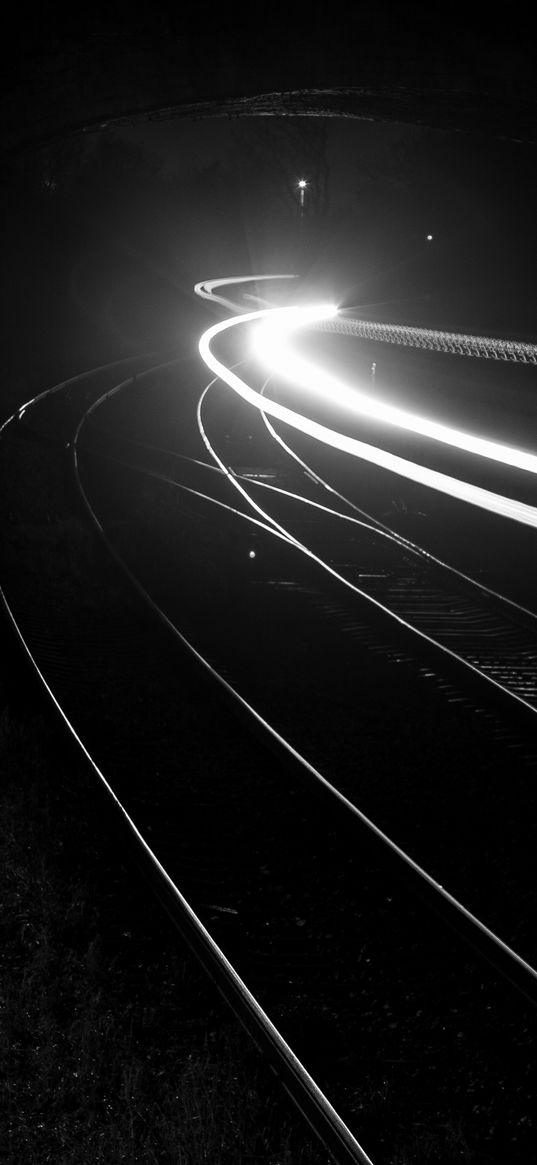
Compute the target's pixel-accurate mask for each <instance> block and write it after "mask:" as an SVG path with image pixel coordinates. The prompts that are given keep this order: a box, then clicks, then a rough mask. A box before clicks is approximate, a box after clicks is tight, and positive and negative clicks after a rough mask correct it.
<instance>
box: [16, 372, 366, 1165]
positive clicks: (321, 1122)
mask: <svg viewBox="0 0 537 1165" xmlns="http://www.w3.org/2000/svg"><path fill="white" fill-rule="evenodd" d="M129 359H132V358H129ZM121 363H124V361H117V362H114V364H112V365H105V366H104V368H99V369H95V370H93V371H94V372H98V371H99V372H100V371H103V370H104V369H108V368H110V367H114V366H115V365H116V364H121ZM173 363H177V361H176V360H172V361H167V362H163V363H162V364H160V365H158V366H156V367H157V368H158V369H159V370H161V369H162V368H164V367H169V366H170V365H171V364H173ZM152 371H155V369H153V370H152ZM89 375H91V373H88V372H86V373H83V374H79V375H78V376H76V377H73V378H71V379H70V380H69V381H65V382H62V383H61V384H59V385H55V386H53V388H52V389H48V390H45V392H43V393H40V394H39V395H38V396H37V397H34V398H32V400H30V401H28V402H27V403H26V404H25V406H24V411H25V410H26V409H27V408H29V407H30V406H31V405H33V404H35V403H37V401H38V400H41V399H43V398H44V397H46V396H48V395H51V394H52V393H55V392H59V391H60V390H61V389H62V388H65V387H67V386H68V385H70V384H72V383H75V382H77V381H79V380H81V379H85V378H86V377H88V376H89ZM127 384H128V385H131V384H132V377H129V379H128V380H127V381H124V382H122V383H121V385H116V386H114V387H113V388H112V389H111V390H109V391H108V392H107V393H106V394H105V398H106V399H108V397H110V396H113V395H115V393H116V392H118V391H119V390H120V388H122V387H125V385H127ZM93 407H94V406H91V408H90V410H88V412H91V411H93ZM17 412H18V410H17ZM17 412H16V413H15V414H13V415H12V416H10V417H9V418H8V420H7V421H6V422H5V423H4V424H3V425H2V426H1V428H0V433H1V432H2V431H3V429H4V428H5V427H6V425H7V424H8V423H9V421H11V420H12V419H13V418H14V417H15V416H16V415H17ZM83 419H84V418H83ZM81 423H82V422H81ZM79 430H80V425H79V426H78V428H77V431H76V434H75V440H74V442H73V465H74V467H75V480H76V482H77V485H78V487H79V490H80V492H81V494H82V497H83V499H84V501H86V499H85V494H84V491H83V489H82V486H81V483H80V480H79V477H78V474H77V473H76V464H77V454H76V438H77V436H78V432H79ZM87 508H88V510H89V512H90V514H91V515H92V516H93V511H91V507H89V504H88V503H87ZM94 520H95V521H96V523H97V526H98V529H99V530H100V531H101V532H102V527H101V526H100V524H99V523H98V522H97V520H96V519H94ZM102 534H103V537H104V539H105V542H106V543H107V545H108V546H109V549H112V548H111V547H110V544H109V543H108V540H107V539H106V536H105V535H104V532H102ZM112 553H114V552H113V551H112ZM114 557H116V558H118V556H117V555H115V554H114ZM148 598H149V596H148ZM0 600H1V603H2V607H3V609H4V611H5V613H6V615H7V617H8V620H9V622H10V624H11V627H12V629H13V631H14V632H15V635H16V638H17V640H18V642H19V644H20V645H21V647H22V648H23V651H24V653H25V655H26V657H27V659H28V661H29V663H30V664H31V666H32V668H33V670H34V671H35V673H36V675H37V677H38V679H39V681H40V682H41V684H42V686H43V688H44V689H45V692H46V694H47V696H48V698H49V699H50V700H51V702H52V704H53V706H54V708H55V710H56V712H57V713H58V714H59V716H60V718H61V720H62V722H63V724H64V726H65V727H66V728H67V730H68V732H69V734H70V736H71V737H72V739H73V740H74V741H75V743H76V745H77V746H78V748H79V749H80V750H81V752H82V754H83V756H84V758H85V761H86V762H87V763H88V765H89V766H90V769H91V771H92V773H93V774H94V776H96V777H97V779H98V782H99V786H100V788H101V789H102V790H103V791H104V793H105V795H106V797H107V800H108V802H109V804H110V806H111V808H112V809H113V811H114V812H115V814H116V816H117V817H118V818H119V820H120V822H121V824H122V825H123V827H126V831H127V836H128V837H129V839H130V841H131V842H132V843H133V847H134V856H135V858H136V860H137V862H138V864H139V865H140V866H141V868H142V871H143V873H144V875H145V876H146V877H147V879H148V881H149V883H150V885H151V886H152V888H153V890H154V892H155V893H156V895H157V897H158V898H159V900H160V901H161V903H162V905H163V906H164V908H165V909H166V911H167V913H168V915H169V917H170V919H171V921H172V922H173V923H174V925H175V926H176V928H177V929H178V930H179V932H180V933H181V935H182V936H183V938H184V939H185V941H186V942H187V943H188V945H189V947H190V949H191V950H192V951H193V953H194V954H195V955H196V956H197V958H198V959H199V961H200V962H201V964H202V966H203V967H204V969H205V971H206V972H207V974H208V975H209V976H210V978H211V979H212V980H213V982H214V983H215V985H216V986H217V988H218V990H219V991H220V994H221V995H222V996H223V998H224V999H225V1001H226V1003H227V1004H228V1005H229V1006H230V1007H231V1008H232V1010H233V1012H234V1013H235V1015H236V1016H237V1019H238V1020H239V1021H240V1022H241V1024H242V1025H243V1027H245V1029H246V1031H247V1032H248V1034H249V1036H250V1037H251V1038H253V1039H254V1042H255V1043H256V1044H257V1046H258V1047H259V1048H260V1050H261V1051H262V1052H263V1054H264V1055H265V1056H266V1057H267V1059H268V1061H269V1063H270V1064H271V1066H272V1068H273V1070H275V1071H276V1074H277V1076H278V1077H279V1079H280V1082H281V1084H282V1085H283V1087H284V1088H285V1090H286V1091H287V1093H288V1095H289V1096H290V1097H291V1099H292V1100H293V1102H294V1104H295V1105H296V1107H297V1108H298V1109H299V1111H300V1112H301V1113H302V1115H303V1116H304V1118H305V1119H306V1121H307V1122H308V1124H309V1125H310V1127H311V1128H312V1129H313V1131H314V1133H315V1134H316V1135H317V1136H318V1137H319V1139H320V1140H321V1141H322V1143H323V1144H324V1145H325V1146H326V1148H327V1149H328V1151H329V1152H330V1153H331V1154H332V1156H333V1158H334V1160H335V1161H336V1162H337V1163H338V1165H373V1162H372V1160H371V1158H370V1157H369V1156H368V1154H367V1153H366V1151H365V1149H364V1148H363V1147H362V1146H361V1145H360V1143H359V1142H358V1141H357V1139H356V1137H355V1136H354V1134H353V1133H352V1132H351V1130H350V1129H349V1128H348V1126H347V1125H346V1124H345V1122H344V1121H343V1120H342V1118H341V1116H340V1115H339V1113H338V1112H337V1111H336V1109H335V1108H334V1107H333V1105H332V1104H331V1102H330V1101H329V1099H328V1097H327V1096H326V1095H325V1094H324V1093H323V1092H322V1090H321V1089H320V1088H319V1086H318V1084H317V1083H316V1081H315V1080H314V1079H313V1077H312V1076H311V1075H310V1073H309V1072H308V1071H307V1069H306V1068H305V1066H304V1065H303V1064H302V1062H301V1061H300V1060H299V1059H298V1057H297V1056H296V1055H295V1053H294V1052H293V1050H292V1048H291V1047H290V1046H289V1044H288V1043H287V1041H286V1040H285V1039H284V1038H283V1036H282V1035H281V1033H280V1032H279V1030H278V1028H277V1027H276V1026H275V1024H274V1023H273V1022H272V1020H271V1019H270V1018H269V1016H268V1015H267V1013H266V1012H265V1011H264V1010H263V1008H262V1007H261V1005H260V1003H259V1002H258V1000H257V999H256V998H255V996H254V995H253V994H252V992H251V991H250V990H249V988H248V987H247V985H246V984H245V983H244V981H243V980H242V979H241V977H240V976H239V975H238V973H237V971H236V970H235V968H234V967H233V965H232V964H231V963H230V961H229V959H228V958H227V957H226V955H225V954H224V952H223V951H222V950H221V949H220V947H219V946H218V945H217V943H216V942H215V941H214V939H213V938H212V936H211V934H210V932H209V931H208V930H207V928H206V927H205V926H204V924H203V923H202V921H201V919H200V918H199V917H198V915H197V914H196V913H195V911H194V910H193V909H192V907H191V906H190V904H189V903H188V901H187V899H186V898H185V897H184V895H183V894H182V893H181V891H180V890H179V888H178V886H177V885H176V884H175V882H174V881H173V880H172V878H171V877H170V875H169V874H168V872H167V870H166V869H165V868H164V866H163V865H162V863H161V862H160V861H159V859H158V858H157V856H156V854H155V853H154V851H153V850H152V849H151V847H150V846H149V844H148V843H147V841H146V839H145V838H144V836H143V834H142V833H141V832H140V830H139V829H138V827H137V825H136V824H135V822H134V820H133V819H132V817H131V816H130V814H129V813H128V812H127V810H126V808H125V806H124V805H123V804H122V802H121V801H120V799H119V798H118V796H117V795H116V793H115V792H114V790H113V788H112V786H111V785H110V783H109V782H108V780H107V779H106V777H105V775H104V773H103V772H102V771H101V769H100V768H99V766H98V765H97V764H96V763H95V761H94V759H93V757H92V756H91V754H90V752H89V751H88V749H87V748H86V746H85V744H84V742H83V741H82V739H81V738H80V736H79V735H78V733H77V731H76V729H75V727H74V725H73V724H72V723H71V721H70V719H69V718H68V716H67V715H66V713H65V711H64V709H63V708H62V706H61V704H60V703H59V701H58V700H57V698H56V696H55V695H54V692H53V690H52V688H51V686H50V685H49V684H48V682H47V680H46V678H45V676H44V674H43V672H42V671H41V669H40V667H39V665H38V663H37V661H36V659H35V658H34V656H33V655H32V652H31V650H30V647H29V645H28V643H27V642H26V639H25V638H24V634H23V632H22V630H21V628H20V627H19V625H18V623H17V620H16V618H15V615H14V613H13V611H12V609H11V607H10V605H9V602H8V599H7V596H6V594H5V592H4V590H3V587H2V586H1V585H0ZM152 605H153V604H152ZM153 606H154V605H153ZM207 666H208V665H207Z"/></svg>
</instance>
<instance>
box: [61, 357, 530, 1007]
mask: <svg viewBox="0 0 537 1165" xmlns="http://www.w3.org/2000/svg"><path fill="white" fill-rule="evenodd" d="M151 372H152V370H151V369H147V370H146V371H145V372H143V373H142V374H141V376H140V377H139V379H142V378H145V377H146V376H150V375H151ZM217 379H218V377H215V378H214V380H213V381H211V382H210V384H209V385H208V388H210V387H211V385H212V384H213V383H214V382H215V381H216V380H217ZM130 384H131V381H129V380H126V381H124V382H123V383H122V384H121V385H118V386H115V388H114V389H112V390H110V391H109V392H107V393H104V394H103V395H102V396H101V397H100V398H98V399H97V400H96V401H94V402H93V404H92V405H91V406H90V408H89V409H88V410H87V411H86V412H85V414H84V415H83V417H82V418H81V420H80V422H79V425H78V427H77V430H76V433H75V436H74V439H73V442H72V445H71V451H72V457H73V470H74V475H75V480H76V482H77V486H78V490H79V492H80V496H81V499H82V501H83V504H84V506H85V508H86V510H87V512H88V514H89V516H90V518H91V520H92V522H93V524H94V525H95V527H96V529H97V530H98V531H99V534H100V536H101V537H102V539H103V541H104V543H105V545H106V546H107V548H108V550H109V552H110V554H111V555H112V557H113V558H114V560H115V561H116V562H117V563H118V565H119V566H120V567H121V569H122V570H123V572H124V573H125V575H126V576H127V578H128V579H129V580H130V582H131V584H132V585H133V587H134V589H135V590H136V591H137V593H138V594H139V595H140V597H141V598H142V599H143V601H144V602H145V603H146V604H147V605H148V606H149V607H150V609H151V610H152V611H153V613H154V614H155V615H156V616H157V618H158V619H159V620H160V621H161V622H162V623H163V624H164V626H165V627H166V628H167V629H168V630H169V631H170V632H171V633H172V635H173V636H174V637H175V638H176V639H177V640H178V642H180V643H181V645H182V646H183V647H185V648H186V649H187V650H188V652H189V653H190V655H191V656H192V657H193V658H194V659H195V660H196V662H197V663H198V664H199V665H200V666H201V668H202V670H203V671H204V672H205V674H208V675H209V676H210V677H211V678H212V679H213V680H214V681H215V682H216V683H217V684H218V685H219V687H220V688H221V690H222V691H223V693H224V694H225V696H226V697H227V699H228V700H229V701H230V702H231V704H232V705H233V706H234V708H235V710H236V711H237V712H238V713H239V715H241V717H242V719H243V720H244V721H245V722H246V723H247V725H248V727H249V728H250V730H252V729H254V730H255V731H257V733H258V734H259V735H260V736H261V738H262V739H263V741H264V743H265V744H268V746H269V747H270V748H271V749H272V750H273V751H274V752H275V753H276V754H277V755H278V756H279V757H280V759H282V760H283V761H284V763H285V764H286V765H288V766H289V765H291V767H292V768H293V770H294V771H295V772H297V773H298V774H299V775H300V776H301V777H302V778H303V777H304V776H306V777H307V778H313V779H314V781H315V782H316V786H317V787H318V788H319V789H320V790H321V791H322V793H324V794H327V795H328V797H329V799H330V801H331V803H336V804H337V805H338V806H339V807H340V808H342V809H343V810H344V811H345V812H346V815H347V817H348V813H350V814H351V816H352V817H354V818H355V819H356V820H358V821H359V822H360V823H361V824H362V825H363V826H365V827H366V828H367V829H368V830H369V831H370V832H371V833H372V834H373V835H374V836H375V838H376V839H377V840H378V841H380V842H381V843H382V845H383V846H384V847H385V849H386V850H387V851H389V853H390V855H391V856H392V857H394V858H395V859H396V860H398V861H400V862H402V863H403V866H404V868H405V869H406V870H407V872H409V873H410V875H411V877H412V878H414V879H417V884H418V885H420V886H421V887H422V888H426V889H427V891H428V892H430V893H431V894H432V900H433V902H434V903H435V906H434V908H435V909H438V908H439V905H440V903H441V904H442V907H443V909H444V910H445V915H446V918H447V921H448V922H449V925H450V926H451V927H452V928H453V929H455V930H456V931H457V932H458V933H459V934H462V937H464V938H465V939H466V941H467V942H468V943H469V945H470V946H472V947H473V948H474V949H475V950H477V951H478V952H479V953H480V954H481V955H482V957H484V958H485V959H486V960H487V961H488V962H489V964H490V965H492V966H494V967H495V968H496V970H498V971H499V972H500V973H501V974H502V975H503V976H504V977H505V978H507V979H508V980H509V981H510V982H511V983H512V984H513V985H514V986H515V987H517V989H518V990H520V991H521V992H522V994H524V995H525V996H526V998H527V999H529V1000H530V1001H531V1002H532V1003H535V1002H536V1000H537V969H535V968H534V967H533V966H531V964H530V963H528V962H527V961H526V960H525V959H524V958H523V957H522V956H521V955H519V954H518V953H517V952H516V951H515V950H513V949H512V948H511V947H510V946H509V945H508V944H507V943H505V942H504V941H503V939H501V938H500V937H499V936H498V935H497V934H495V932H494V931H492V930H491V929H490V928H489V927H487V926H486V924H485V923H483V922H482V921H481V919H479V918H477V916H476V915H474V914H472V912H471V911H470V910H468V909H467V907H465V906H464V905H463V903H461V902H459V900H458V899H457V898H455V897H454V895H452V894H450V892H449V891H448V890H446V888H445V887H444V886H442V885H441V884H440V883H439V882H437V881H436V879H435V878H433V877H432V875H431V874H429V873H428V872H427V871H426V870H425V869H424V868H423V867H422V866H420V865H419V864H418V862H416V861H415V860H414V859H413V858H412V857H411V856H410V855H409V854H407V853H406V851H405V850H404V849H403V848H402V847H401V846H399V845H398V844H397V843H396V842H394V841H393V839H392V838H390V837H389V836H388V835H387V834H386V833H384V832H383V830H381V829H380V828H379V827H378V826H377V825H376V824H375V822H373V821H372V820H371V819H370V818H369V817H367V816H366V814H365V813H363V812H362V811H361V810H360V809H359V808H358V807H357V806H356V805H355V804H354V803H353V802H352V801H351V800H350V799H349V798H348V797H346V796H345V795H344V794H343V793H342V792H341V791H340V790H339V789H337V788H336V786H335V785H333V784H332V783H331V782H330V781H329V780H328V779H327V778H326V777H324V776H323V774H322V773H321V772H320V771H319V770H318V769H316V768H315V767H314V766H313V765H312V764H311V763H310V762H309V761H308V760H307V759H306V758H305V757H303V756H302V755H301V753H299V752H298V750H297V749H295V748H294V747H293V746H292V745H291V744H290V743H289V742H288V741H287V740H286V739H285V738H284V737H283V736H282V735H281V734H280V733H279V732H277V730H276V729H275V728H274V727H273V726H272V725H271V724H270V723H269V722H268V721H267V720H266V719H265V718H264V717H263V716H261V715H260V713H259V712H258V711H257V710H256V709H255V708H254V707H253V706H252V705H251V704H250V703H249V702H248V701H247V700H246V699H245V698H244V697H243V696H241V694H240V693H239V692H238V691H237V690H236V689H235V688H234V687H233V686H232V685H231V684H230V683H229V682H228V681H227V680H226V679H225V678H224V677H223V676H222V675H220V673H219V672H218V671H217V670H216V669H215V668H214V667H213V666H212V664H210V663H209V662H208V661H207V660H206V659H205V658H204V656H203V655H202V654H201V652H199V651H198V650H197V648H196V647H194V645H193V644H192V643H191V642H190V641H189V640H188V639H187V638H186V636H185V635H184V634H183V633H182V632H181V631H180V630H179V628H178V627H177V626H176V625H175V624H174V623H173V621H172V620H171V619H170V618H169V617H168V615H166V613H165V612H164V611H163V610H162V608H161V607H159V605H158V604H157V603H156V602H155V600H154V599H153V598H152V597H151V595H150V594H149V592H148V591H147V590H146V589H145V587H144V586H143V585H142V583H141V582H140V581H139V579H138V578H137V577H136V575H135V574H134V573H133V571H132V570H131V569H130V567H129V566H128V564H127V563H126V562H125V560H124V559H123V558H122V556H121V555H120V554H119V553H118V551H117V550H116V548H115V547H114V546H113V544H112V542H111V540H110V539H109V537H108V535H107V534H106V532H105V530H104V527H103V525H102V523H101V522H100V520H99V518H98V516H97V514H96V513H95V511H94V510H93V507H92V505H91V503H90V501H89V498H88V496H87V494H86V492H85V490H84V487H83V485H82V481H81V477H80V472H79V462H78V442H79V438H80V435H81V432H82V429H83V426H84V424H85V423H86V420H87V418H88V417H89V416H90V415H91V413H93V412H94V411H95V410H96V409H97V408H99V407H101V406H102V405H103V404H104V403H105V401H106V400H107V399H109V397H111V396H112V395H115V393H117V392H118V391H120V390H123V389H125V388H127V387H128V386H129V385H130ZM206 391H207V390H206ZM273 524H274V523H273ZM292 544H293V545H296V542H295V540H294V539H292ZM297 548H298V547H297ZM366 597H367V596H366ZM398 621H399V622H402V621H401V620H398ZM433 644H434V641H433ZM447 654H448V655H452V654H453V653H447ZM478 674H479V675H480V676H481V673H478Z"/></svg>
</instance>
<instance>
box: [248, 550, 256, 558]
mask: <svg viewBox="0 0 537 1165" xmlns="http://www.w3.org/2000/svg"><path fill="white" fill-rule="evenodd" d="M248 558H255V550H249V551H248Z"/></svg>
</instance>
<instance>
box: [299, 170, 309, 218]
mask: <svg viewBox="0 0 537 1165" xmlns="http://www.w3.org/2000/svg"><path fill="white" fill-rule="evenodd" d="M307 185H308V183H307V182H306V179H305V178H300V179H299V181H298V191H299V199H300V210H301V213H302V214H303V213H304V196H305V192H306V186H307Z"/></svg>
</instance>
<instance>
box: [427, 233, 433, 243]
mask: <svg viewBox="0 0 537 1165" xmlns="http://www.w3.org/2000/svg"><path fill="white" fill-rule="evenodd" d="M432 239H433V236H432V235H427V242H428V243H431V242H432Z"/></svg>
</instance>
